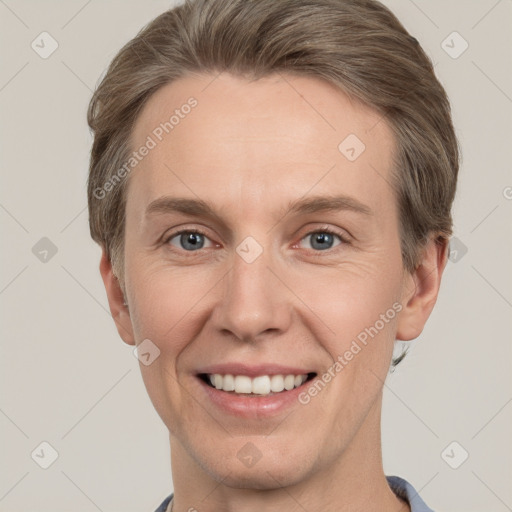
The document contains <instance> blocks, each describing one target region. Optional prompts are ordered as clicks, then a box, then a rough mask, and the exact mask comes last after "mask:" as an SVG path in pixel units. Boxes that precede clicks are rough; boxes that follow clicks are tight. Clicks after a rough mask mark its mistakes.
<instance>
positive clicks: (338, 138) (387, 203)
mask: <svg viewBox="0 0 512 512" xmlns="http://www.w3.org/2000/svg"><path fill="white" fill-rule="evenodd" d="M150 140H151V142H149V141H150ZM131 142H132V149H133V150H134V151H136V150H138V149H139V148H141V147H142V146H144V145H146V146H148V147H149V146H152V147H151V149H150V150H149V151H147V152H145V153H146V155H145V156H144V157H143V158H142V159H141V160H140V162H139V163H138V164H137V166H136V167H135V168H134V170H133V171H132V172H131V174H130V176H129V186H128V204H131V206H132V207H134V208H137V210H140V212H141V213H142V211H143V209H144V208H145V207H146V206H147V205H148V204H149V203H150V202H151V201H153V200H154V199H155V198H157V197H159V196H161V195H180V196H184V195H185V196H187V197H200V198H204V199H208V200H209V201H210V202H217V203H218V204H219V208H222V207H223V206H224V207H227V206H228V205H229V206H232V205H233V204H238V205H240V208H241V209H242V208H243V209H244V210H245V213H246V214H247V215H255V210H258V209H259V210H260V213H261V209H262V207H265V208H266V209H269V208H271V207H272V205H276V207H278V206H281V203H283V204H284V203H285V202H288V201H289V200H293V199H297V198H298V197H301V196H303V195H305V194H308V193H314V195H321V194H322V193H324V194H325V193H329V194H335V193H343V194H346V195H350V196H354V197H357V198H359V199H361V200H363V201H366V202H370V203H371V204H372V208H374V209H375V210H376V211H377V212H378V211H385V210H387V209H388V210H389V209H390V208H394V196H393V193H392V190H391V188H390V173H391V166H392V151H393V148H394V139H393V136H392V133H391V131H390V129H389V126H388V125H387V123H386V121H385V119H383V118H382V115H381V114H380V113H378V112H377V111H375V110H374V109H372V108H370V107H368V106H366V105H363V104H362V103H360V102H358V101H356V100H354V99H352V98H350V97H349V96H347V95H346V94H344V93H342V92H341V91H340V90H339V89H338V88H336V87H334V86H333V85H331V84H328V83H327V82H324V81H322V80H319V79H316V78H310V77H296V76H295V77H293V76H290V75H272V76H269V77H265V78H262V79H259V80H257V81H249V80H248V79H245V78H241V77H234V76H232V75H229V74H221V75H218V76H215V75H194V76H187V77H185V78H182V79H180V80H178V81H176V82H173V83H171V84H168V85H166V86H164V87H163V88H161V89H160V90H159V91H157V92H156V93H155V94H154V95H153V96H152V97H151V98H150V99H149V101H148V103H147V104H146V106H145V107H144V109H143V110H142V112H141V114H140V116H139V118H138V120H137V122H136V124H135V127H134V130H133V133H132V139H131ZM258 207H259V208H258ZM238 213H241V211H239V212H238Z"/></svg>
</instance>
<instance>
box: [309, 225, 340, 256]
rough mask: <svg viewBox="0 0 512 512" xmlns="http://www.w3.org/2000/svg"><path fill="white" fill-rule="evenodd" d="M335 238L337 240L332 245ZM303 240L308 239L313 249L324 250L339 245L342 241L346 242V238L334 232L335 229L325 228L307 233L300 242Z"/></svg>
mask: <svg viewBox="0 0 512 512" xmlns="http://www.w3.org/2000/svg"><path fill="white" fill-rule="evenodd" d="M336 238H337V239H338V240H339V242H338V243H337V244H335V245H333V244H334V242H335V239H336ZM304 240H306V241H309V242H310V244H311V248H312V249H314V250H315V251H326V250H329V249H332V248H333V247H336V246H338V245H340V244H341V243H342V242H344V243H348V240H346V239H345V237H344V236H343V235H342V234H341V233H336V232H335V231H333V230H331V229H327V228H322V229H320V230H317V231H312V232H311V233H308V234H307V235H306V236H305V237H304V238H303V239H302V240H301V243H302V242H303V241H304ZM306 248H307V247H306Z"/></svg>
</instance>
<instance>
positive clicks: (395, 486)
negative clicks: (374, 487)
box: [386, 476, 434, 512]
mask: <svg viewBox="0 0 512 512" xmlns="http://www.w3.org/2000/svg"><path fill="white" fill-rule="evenodd" d="M386 479H387V481H388V484H389V487H391V490H392V491H393V492H394V493H395V494H396V495H397V496H398V497H399V498H402V499H404V500H405V501H407V502H408V503H409V505H410V507H411V512H434V511H433V510H432V509H431V508H429V507H428V506H427V505H426V503H425V502H424V501H423V500H422V499H421V497H420V495H419V494H418V492H417V491H416V489H415V488H414V487H413V486H412V485H411V484H410V483H409V482H408V481H407V480H405V479H403V478H400V477H399V476H386Z"/></svg>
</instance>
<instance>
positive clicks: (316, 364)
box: [103, 74, 436, 489]
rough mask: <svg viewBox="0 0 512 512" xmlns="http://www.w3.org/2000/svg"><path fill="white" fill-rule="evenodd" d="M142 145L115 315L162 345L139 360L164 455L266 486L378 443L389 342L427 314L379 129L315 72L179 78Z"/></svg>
mask: <svg viewBox="0 0 512 512" xmlns="http://www.w3.org/2000/svg"><path fill="white" fill-rule="evenodd" d="M190 97H193V98H195V102H196V103H195V104H194V106H192V107H191V108H187V107H183V106H184V105H186V104H187V101H188V100H189V98H190ZM193 103H194V102H190V101H189V103H188V104H189V105H192V104H193ZM176 109H178V112H177V113H176V116H177V118H179V121H177V122H176V119H174V120H173V121H172V123H173V126H172V129H169V126H167V129H168V131H169V133H166V131H165V130H163V129H162V126H161V123H163V122H165V121H168V120H169V118H170V116H171V115H172V114H173V113H175V111H176ZM158 127H160V130H158ZM155 130H156V131H155ZM156 134H158V135H156ZM148 136H149V137H150V138H151V139H152V140H153V141H154V142H155V146H154V147H152V148H151V149H150V150H149V151H148V152H147V155H146V156H144V158H143V159H142V160H141V161H140V163H138V165H137V166H136V168H134V170H133V171H132V172H131V174H130V176H129V182H128V187H127V204H126V232H125V283H126V296H127V301H128V304H129V312H127V313H119V312H118V313H116V315H115V318H116V321H117V323H118V327H119V326H120V325H121V324H122V329H120V332H121V335H122V336H123V338H124V339H125V341H126V342H127V343H131V344H134V343H135V344H137V345H138V344H140V343H141V342H143V340H150V341H149V342H148V341H145V343H146V345H143V347H145V348H147V347H151V350H150V352H151V353H152V354H154V353H158V351H159V355H158V357H157V358H156V359H154V361H153V362H151V364H148V365H146V364H142V363H141V364H140V368H141V371H142V376H143V379H144V382H145V385H146V388H147V390H148V393H149V396H150V398H151V400H152V402H153V404H154V406H155V408H156V410H157V412H158V414H159V415H160V417H161V418H162V420H163V421H164V422H165V424H166V426H167V427H168V429H169V431H170V434H171V445H172V446H171V451H173V450H176V453H180V454H181V456H182V458H183V459H187V462H186V464H189V465H192V466H195V467H197V468H201V470H203V471H204V472H205V473H206V474H208V475H209V476H210V477H212V478H214V479H216V480H218V481H220V480H223V482H224V483H225V484H227V485H231V486H249V487H253V488H261V489H264V488H267V487H269V486H275V483H276V481H279V482H280V483H281V484H282V485H290V484H293V483H294V482H299V481H301V480H304V479H305V478H308V477H312V476H313V475H314V474H318V472H321V471H322V470H325V469H326V468H328V467H329V466H330V465H332V464H334V462H335V461H336V460H339V459H340V455H341V454H343V453H347V452H348V451H349V447H351V446H352V447H356V448H353V450H352V451H354V450H356V451H357V450H359V449H361V447H362V446H364V442H366V443H368V442H369V439H370V438H371V439H372V443H373V440H375V439H376V437H378V436H377V433H378V428H379V427H378V425H379V421H380V404H381V392H382V386H383V381H384V380H385V378H386V375H387V372H388V369H389V364H390V359H391V355H392V348H393V343H394V340H395V338H396V337H401V338H402V339H404V338H406V337H407V336H409V337H414V336H416V335H418V334H419V332H418V329H419V331H421V328H422V326H423V323H424V321H425V320H426V317H427V316H428V313H429V312H430V309H429V307H430V306H429V307H426V306H421V307H420V306H418V305H417V303H414V300H415V299H414V293H418V292H419V290H420V288H418V287H416V288H415V285H414V283H415V281H414V279H415V276H413V275H411V274H408V273H406V272H404V269H403V266H402V261H401V256H400V240H399V219H398V210H397V204H396V198H395V196H394V193H393V190H392V189H391V187H390V185H389V182H390V177H391V167H392V151H393V147H394V140H393V136H392V134H391V131H390V129H389V126H388V125H387V123H386V122H385V120H383V119H382V118H381V116H380V115H379V114H378V113H377V112H375V111H374V110H372V109H371V108H368V107H366V106H364V105H362V104H360V103H358V102H356V101H354V100H351V99H349V98H348V97H347V96H346V95H344V94H343V93H342V92H340V91H339V90H337V89H336V88H334V87H333V86H331V85H328V84H326V83H324V82H322V81H320V80H317V79H313V78H306V77H301V78H298V77H291V76H286V77H280V76H269V77H266V78H264V79H260V80H258V81H254V82H249V81H248V80H246V79H242V78H237V77H233V76H231V75H227V74H222V75H220V76H218V77H217V78H215V77H214V76H189V77H187V78H184V79H181V80H180V81H177V82H174V83H172V84H170V85H168V86H166V87H164V88H162V89H160V90H159V91H158V92H157V93H156V94H154V95H153V96H152V97H151V99H150V100H149V102H148V103H147V104H146V106H145V108H144V109H143V111H142V113H141V115H140V116H139V118H138V120H137V123H136V126H135V127H134V131H133V137H132V146H133V148H134V149H135V148H139V147H141V146H143V145H144V144H147V142H148V140H149V139H148ZM160 138H161V140H159V139H160ZM343 141H345V142H343ZM340 143H341V146H340ZM362 144H364V146H363V145H362ZM149 145H150V146H153V144H151V143H150V144H149ZM433 260H435V256H434V257H433ZM103 274H104V278H105V276H106V271H105V268H104V269H103ZM434 288H435V287H434ZM108 289H109V287H108V286H107V290H108ZM413 289H415V290H416V292H413V291H411V290H413ZM435 291H436V290H435ZM113 295H114V294H113V292H112V291H110V293H109V300H110V301H111V307H112V304H113V302H114V301H115V299H114V298H113ZM416 299H417V297H416ZM417 300H419V299H417ZM411 304H412V305H414V304H416V310H415V311H416V316H414V315H413V314H412V313H414V311H412V309H414V308H412V306H411ZM432 305H433V304H432ZM418 310H420V313H418ZM427 310H428V311H427ZM411 311H412V312H411ZM408 315H409V316H408ZM148 343H149V344H148ZM152 357H154V356H151V358H152ZM306 379H307V380H306ZM211 381H212V382H213V385H212V383H211ZM215 386H216V387H215ZM233 387H235V390H234V391H233ZM283 387H285V388H284V389H283ZM217 388H219V389H217ZM272 390H274V391H272ZM363 441H364V442H363ZM358 446H359V448H357V447H358ZM183 464H185V462H183Z"/></svg>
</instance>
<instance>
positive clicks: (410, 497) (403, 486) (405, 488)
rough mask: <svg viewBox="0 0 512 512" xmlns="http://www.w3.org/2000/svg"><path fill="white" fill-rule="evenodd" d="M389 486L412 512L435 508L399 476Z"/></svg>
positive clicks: (161, 509) (428, 511)
mask: <svg viewBox="0 0 512 512" xmlns="http://www.w3.org/2000/svg"><path fill="white" fill-rule="evenodd" d="M386 478H387V480H388V484H389V487H391V490H392V491H393V492H394V493H395V494H396V495H397V496H398V497H399V498H402V499H403V500H405V501H407V502H408V503H409V506H410V507H411V512H433V510H432V509H431V508H429V507H427V505H426V504H425V502H424V501H423V500H422V499H421V498H420V495H419V494H418V493H417V492H416V490H415V489H414V487H413V486H412V485H411V484H410V483H409V482H408V481H407V480H404V479H403V478H400V477H399V476H387V477H386ZM172 497H173V494H170V495H169V496H167V498H165V500H164V501H163V502H162V504H161V505H160V506H159V507H158V508H157V509H156V510H155V512H166V510H167V507H168V505H169V503H170V501H171V500H172Z"/></svg>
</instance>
